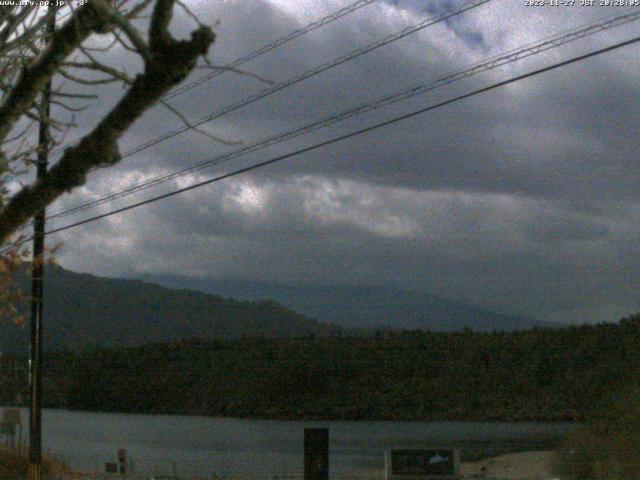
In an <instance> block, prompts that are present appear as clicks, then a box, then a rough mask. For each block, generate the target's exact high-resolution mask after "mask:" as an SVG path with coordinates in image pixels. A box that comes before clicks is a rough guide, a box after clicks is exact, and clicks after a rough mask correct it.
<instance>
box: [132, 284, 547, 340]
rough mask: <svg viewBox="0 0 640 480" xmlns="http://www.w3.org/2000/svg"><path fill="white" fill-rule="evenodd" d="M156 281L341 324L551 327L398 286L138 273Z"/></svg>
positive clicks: (484, 328) (436, 328) (440, 328)
mask: <svg viewBox="0 0 640 480" xmlns="http://www.w3.org/2000/svg"><path fill="white" fill-rule="evenodd" d="M136 278H139V279H143V280H144V281H149V282H152V283H156V284H159V285H164V286H167V287H173V288H175V287H176V286H177V285H183V286H184V285H186V286H188V287H189V288H191V289H193V290H197V291H203V292H207V293H215V294H217V295H222V296H230V297H233V298H237V299H242V300H250V301H256V300H264V299H267V298H268V299H272V300H274V301H276V302H278V303H280V304H283V305H285V306H286V307H288V308H291V309H292V310H294V311H297V312H300V313H302V314H303V315H306V316H308V317H310V318H314V319H317V320H319V321H321V322H327V323H332V324H335V325H339V326H342V327H346V328H358V329H362V328H365V329H371V328H373V329H376V328H392V329H393V328H396V329H409V330H410V329H421V330H433V331H443V332H447V331H457V330H462V329H464V328H471V329H473V330H477V331H493V330H524V329H530V328H534V327H539V328H543V327H554V326H555V327H557V326H559V325H555V324H552V323H550V322H544V321H541V320H538V319H536V318H533V317H528V316H524V315H511V314H505V313H499V312H495V311H493V310H490V309H488V308H483V307H480V306H476V305H473V304H468V303H465V302H461V301H456V300H451V299H447V298H444V297H439V296H436V295H431V294H428V293H423V292H415V291H411V290H403V289H399V288H387V287H376V286H354V285H335V286H328V285H315V286H314V285H296V286H292V285H286V284H281V283H275V282H257V281H250V280H244V279H241V278H222V279H215V278H204V279H198V278H190V277H184V276H179V275H139V276H137V277H136Z"/></svg>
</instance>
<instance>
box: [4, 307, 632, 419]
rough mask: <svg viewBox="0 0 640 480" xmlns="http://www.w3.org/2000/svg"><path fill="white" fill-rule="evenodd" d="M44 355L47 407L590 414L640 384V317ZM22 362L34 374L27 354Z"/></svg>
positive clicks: (352, 415)
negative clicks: (606, 398) (514, 328)
mask: <svg viewBox="0 0 640 480" xmlns="http://www.w3.org/2000/svg"><path fill="white" fill-rule="evenodd" d="M15 361H16V360H15V358H13V357H10V356H5V357H4V358H2V360H1V366H2V376H1V377H0V401H2V403H3V404H5V405H6V404H11V403H13V399H14V395H15V392H16V391H20V390H22V391H24V390H25V389H26V385H25V383H24V380H25V378H26V375H25V374H24V372H23V371H22V372H20V373H19V374H18V375H17V376H16V375H15V371H16V369H15V368H14V363H12V362H15ZM46 361H47V368H46V371H45V403H46V406H48V407H62V408H70V409H81V410H98V411H119V412H148V413H181V414H199V415H212V416H237V417H262V418H332V419H394V420H400V419H403V420H404V419H407V420H408V419H412V420H413V419H424V420H432V419H438V420H444V419H450V420H454V419H455V420H552V421H556V420H582V419H584V418H585V416H586V415H588V413H587V412H589V411H590V409H591V408H592V406H593V405H595V404H597V403H598V402H599V400H600V398H601V397H602V396H603V395H604V394H610V392H612V391H615V390H616V389H620V388H624V386H626V385H628V384H630V383H633V382H634V381H635V380H637V379H638V378H639V376H638V375H639V373H640V316H636V317H632V318H629V319H625V320H622V321H621V322H620V323H618V324H600V325H588V326H580V327H569V328H564V329H534V330H528V331H520V332H494V333H475V332H472V331H463V332H458V333H447V334H445V333H433V332H422V331H405V332H399V333H389V332H380V333H379V334H377V335H375V336H372V337H369V338H363V337H344V338H339V337H332V338H315V337H306V338H299V339H260V338H245V339H237V340H213V341H203V340H185V341H181V342H173V343H157V344H149V345H146V346H143V347H138V348H112V349H95V350H92V351H86V352H83V353H70V352H58V353H51V354H49V355H47V358H46ZM17 365H18V367H19V368H18V370H20V369H22V370H24V361H23V360H22V359H19V360H18V363H17ZM15 378H18V379H19V380H20V379H21V380H22V382H21V383H20V382H19V384H18V385H16V382H15ZM23 398H26V397H24V396H23Z"/></svg>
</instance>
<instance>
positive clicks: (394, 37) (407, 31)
mask: <svg viewBox="0 0 640 480" xmlns="http://www.w3.org/2000/svg"><path fill="white" fill-rule="evenodd" d="M490 1H492V0H471V1H470V2H467V3H465V4H464V5H462V6H461V7H459V8H458V9H456V10H451V11H448V12H445V13H443V14H441V15H439V16H438V17H430V18H428V19H425V20H422V21H421V22H418V23H417V24H414V25H411V26H409V27H406V28H404V29H402V30H400V31H399V32H396V33H394V34H391V35H388V36H386V37H384V38H382V39H381V40H378V41H376V42H373V43H370V44H368V45H365V46H364V47H360V48H357V49H355V50H353V51H351V52H350V53H348V54H345V55H342V56H340V57H337V58H335V59H333V60H331V61H329V62H326V63H323V64H321V65H319V66H317V67H314V68H312V69H309V70H306V71H304V72H302V73H300V74H298V75H296V76H294V77H291V78H289V79H288V80H284V81H282V82H279V83H276V84H275V85H273V86H271V87H270V88H267V89H265V90H262V91H260V92H258V93H255V94H253V95H250V96H248V97H246V98H244V99H242V100H240V101H239V102H236V103H234V104H231V105H228V106H227V107H224V108H222V109H221V110H217V111H215V112H211V113H209V114H207V115H205V116H204V117H201V118H199V119H198V120H196V121H195V122H190V125H184V126H182V127H180V128H177V129H175V130H172V131H170V132H167V133H165V134H163V135H160V136H158V137H156V138H153V139H151V140H149V141H147V142H145V143H143V144H140V145H138V146H136V147H133V148H132V149H129V150H127V151H126V152H124V153H122V154H121V155H120V158H126V157H130V156H131V155H135V154H136V153H140V152H142V151H144V150H146V149H148V148H151V147H153V146H154V145H157V144H159V143H161V142H164V141H166V140H169V139H170V138H173V137H175V136H177V135H180V134H182V133H184V132H187V131H189V130H192V129H193V128H195V127H198V126H200V125H202V124H204V123H207V122H210V121H212V120H215V119H217V118H220V117H222V116H223V115H226V114H228V113H231V112H234V111H236V110H238V109H240V108H242V107H245V106H247V105H249V104H251V103H254V102H257V101H258V100H261V99H263V98H265V97H267V96H270V95H273V94H274V93H277V92H279V91H281V90H284V89H285V88H288V87H290V86H292V85H295V84H297V83H300V82H302V81H304V80H307V79H309V78H311V77H314V76H316V75H319V74H320V73H323V72H326V71H328V70H330V69H332V68H335V67H337V66H339V65H342V64H344V63H347V62H350V61H351V60H354V59H356V58H358V57H360V56H362V55H365V54H367V53H369V52H372V51H373V50H376V49H378V48H381V47H383V46H385V45H388V44H390V43H393V42H395V41H398V40H400V39H402V38H405V37H407V36H409V35H411V34H413V33H415V32H418V31H420V30H423V29H425V28H427V27H430V26H432V25H435V24H437V23H440V22H443V21H445V20H448V19H450V18H452V17H454V16H456V15H460V14H462V13H464V12H466V11H468V10H471V9H473V8H476V7H479V6H481V5H484V4H485V3H488V2H490ZM65 148H67V147H66V146H65V147H60V148H58V149H56V150H55V153H58V152H60V151H62V150H64V149H65Z"/></svg>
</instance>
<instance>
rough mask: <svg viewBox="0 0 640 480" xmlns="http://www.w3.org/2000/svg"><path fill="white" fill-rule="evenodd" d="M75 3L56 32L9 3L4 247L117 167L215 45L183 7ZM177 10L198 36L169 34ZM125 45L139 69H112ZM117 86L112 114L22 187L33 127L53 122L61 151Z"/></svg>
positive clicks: (0, 141) (2, 135)
mask: <svg viewBox="0 0 640 480" xmlns="http://www.w3.org/2000/svg"><path fill="white" fill-rule="evenodd" d="M32 3H34V4H35V3H37V2H32ZM74 5H75V6H74ZM74 5H69V3H68V2H67V5H66V6H65V7H64V8H63V9H62V10H59V11H58V15H59V17H63V18H61V19H59V20H58V22H57V26H56V28H55V30H54V32H53V33H46V30H45V29H44V28H43V27H44V25H45V24H46V21H47V16H48V15H55V14H56V12H55V10H53V9H46V8H43V7H36V6H20V5H19V2H16V5H15V6H0V92H1V94H2V97H1V100H0V246H3V245H4V246H5V247H6V246H7V245H11V243H12V242H15V240H16V232H18V229H19V228H20V227H21V226H23V225H24V224H25V223H26V222H28V221H29V219H30V218H31V217H33V215H34V214H35V213H36V212H37V211H38V210H39V209H41V208H43V207H45V206H47V205H48V204H50V203H51V202H53V201H54V200H56V199H57V198H58V197H59V196H60V195H62V194H63V193H65V192H69V191H70V190H72V189H74V188H76V187H78V186H80V185H82V184H83V183H84V182H85V179H86V176H87V174H88V173H89V172H90V171H91V170H93V169H95V168H98V167H105V166H109V165H113V164H115V163H117V162H118V161H119V160H120V156H119V153H118V139H119V138H120V137H121V136H122V135H123V133H124V132H126V131H127V129H129V128H130V127H131V125H132V124H133V123H134V122H135V121H136V120H137V119H139V118H140V117H141V116H142V114H143V113H144V112H145V110H147V109H149V108H150V107H151V106H153V105H154V104H156V103H157V102H159V101H162V100H161V97H162V96H163V95H164V94H165V93H166V92H167V91H168V90H170V89H171V88H172V87H173V86H175V85H176V84H178V83H180V82H181V81H182V80H184V79H185V78H186V77H187V75H189V73H190V72H191V71H192V70H193V69H194V68H195V67H196V64H197V61H198V59H205V60H206V55H207V52H208V50H209V47H210V46H211V44H212V43H213V41H214V38H215V35H214V33H213V32H212V30H211V29H210V28H209V27H207V26H205V25H202V24H200V22H199V21H198V19H197V18H196V17H195V16H194V15H193V14H191V12H189V10H188V8H187V7H186V5H184V4H182V3H180V2H179V1H178V0H119V1H116V2H114V1H113V0H76V2H75V4H74ZM178 7H181V8H182V9H183V10H184V11H185V12H187V13H188V14H189V16H190V17H191V18H192V19H193V20H194V21H195V22H196V23H197V25H196V26H195V28H194V30H193V31H192V32H191V34H190V38H189V39H185V40H178V39H176V38H174V36H173V35H172V34H171V33H170V31H169V24H170V22H171V19H172V15H173V13H174V9H176V8H178ZM116 48H117V49H121V50H122V51H126V52H128V53H129V54H130V55H133V56H135V57H136V58H137V59H138V60H139V63H140V65H142V67H141V68H140V71H138V72H126V71H124V70H122V69H121V68H119V67H118V65H115V64H110V63H109V58H110V56H109V55H107V54H106V53H108V52H109V51H112V50H113V49H116ZM54 75H55V76H56V78H57V79H60V80H59V81H56V83H55V84H54V88H53V90H52V92H51V98H52V100H51V101H52V104H53V105H54V106H55V107H57V108H55V109H54V111H55V112H56V114H51V115H46V114H45V112H44V111H43V109H42V108H41V102H40V101H39V98H40V95H41V94H42V92H43V90H44V89H45V88H46V85H47V83H48V82H49V80H50V79H51V78H52V77H53V76H54ZM114 83H120V84H122V85H123V87H124V89H125V90H124V94H123V95H122V97H121V98H120V99H119V100H118V101H117V102H114V105H113V106H112V108H111V109H110V110H109V111H108V112H107V113H106V114H105V115H104V116H102V117H101V118H99V119H98V120H97V121H96V122H95V124H94V125H92V126H91V128H89V129H88V130H85V131H84V133H83V135H82V136H81V137H80V138H79V139H78V141H76V142H74V143H73V144H72V145H71V146H69V147H67V148H65V149H64V151H63V153H62V155H61V157H60V158H59V159H57V160H56V161H55V163H54V164H53V166H52V167H51V168H50V170H49V172H48V174H47V175H46V177H45V178H43V179H41V180H37V181H32V182H30V183H27V184H25V185H22V184H21V185H20V186H19V187H17V188H16V178H17V175H18V174H23V173H25V172H28V171H29V169H30V168H32V167H33V165H34V163H35V158H36V156H37V153H38V145H37V142H36V141H34V139H35V135H34V125H37V124H38V123H39V122H40V121H44V122H47V124H48V125H49V127H50V130H51V131H52V132H53V133H52V134H51V135H49V140H48V141H49V147H51V146H53V145H56V144H60V143H61V142H62V141H63V139H64V137H65V134H66V133H67V132H68V131H70V130H71V129H73V128H75V127H76V123H77V122H76V121H75V120H74V119H75V116H76V115H77V114H80V112H81V111H82V109H83V108H85V107H86V106H87V103H90V102H92V101H93V100H94V99H95V98H97V97H96V93H97V92H98V91H99V90H100V88H103V87H104V86H105V85H108V84H114ZM78 102H84V104H83V105H79V104H78ZM167 107H168V108H171V109H172V110H173V111H174V113H176V114H178V115H180V114H179V112H177V111H175V109H173V107H170V106H169V105H167ZM185 121H186V120H185ZM20 178H28V177H24V176H22V177H20ZM18 257H19V255H18V256H16V255H15V252H14V253H13V254H12V255H10V256H8V255H6V254H5V255H4V257H3V258H0V260H1V261H2V262H4V267H3V266H2V265H0V267H2V268H4V269H5V270H10V269H11V268H13V265H14V264H15V262H16V261H17V258H18ZM2 268H0V270H2ZM0 300H1V299H0Z"/></svg>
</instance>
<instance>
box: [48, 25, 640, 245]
mask: <svg viewBox="0 0 640 480" xmlns="http://www.w3.org/2000/svg"><path fill="white" fill-rule="evenodd" d="M638 42H640V36H639V37H635V38H632V39H630V40H626V41H624V42H620V43H617V44H614V45H611V46H609V47H605V48H601V49H599V50H595V51H592V52H590V53H587V54H584V55H579V56H577V57H573V58H570V59H568V60H564V61H562V62H559V63H555V64H553V65H550V66H547V67H543V68H539V69H537V70H533V71H531V72H528V73H525V74H522V75H518V76H516V77H512V78H510V79H507V80H503V81H501V82H497V83H494V84H492V85H489V86H487V87H482V88H479V89H477V90H473V91H471V92H469V93H465V94H462V95H459V96H457V97H454V98H451V99H449V100H445V101H443V102H440V103H436V104H433V105H430V106H428V107H425V108H421V109H418V110H415V111H413V112H410V113H407V114H404V115H400V116H398V117H394V118H392V119H391V120H386V121H384V122H380V123H377V124H375V125H372V126H369V127H366V128H362V129H360V130H356V131H354V132H351V133H348V134H345V135H340V136H338V137H335V138H332V139H330V140H326V141H324V142H320V143H316V144H315V145H311V146H309V147H305V148H301V149H299V150H296V151H294V152H290V153H287V154H284V155H280V156H277V157H274V158H271V159H269V160H265V161H263V162H259V163H255V164H253V165H250V166H248V167H244V168H240V169H238V170H234V171H232V172H230V173H225V174H223V175H220V176H217V177H214V178H211V179H208V180H205V181H202V182H198V183H195V184H193V185H189V186H188V187H184V188H180V189H178V190H173V191H171V192H168V193H165V194H163V195H158V196H156V197H153V198H150V199H147V200H144V201H141V202H137V203H134V204H131V205H127V206H126V207H122V208H118V209H115V210H112V211H110V212H107V213H103V214H101V215H96V216H94V217H90V218H87V219H84V220H81V221H78V222H74V223H71V224H69V225H65V226H63V227H59V228H56V229H53V230H50V231H48V232H46V233H45V234H46V235H52V234H54V233H58V232H62V231H65V230H69V229H71V228H75V227H78V226H80V225H85V224H87V223H90V222H94V221H96V220H100V219H103V218H107V217H110V216H113V215H116V214H118V213H122V212H125V211H128V210H132V209H134V208H138V207H141V206H143V205H148V204H150V203H154V202H157V201H159V200H164V199H166V198H169V197H173V196H175V195H178V194H181V193H184V192H188V191H190V190H195V189H196V188H200V187H203V186H205V185H209V184H211V183H215V182H219V181H221V180H225V179H227V178H231V177H235V176H237V175H240V174H243V173H247V172H250V171H253V170H257V169H259V168H262V167H266V166H267V165H271V164H274V163H277V162H280V161H282V160H286V159H288V158H291V157H294V156H297V155H301V154H303V153H308V152H310V151H313V150H317V149H319V148H323V147H326V146H328V145H332V144H334V143H338V142H341V141H343V140H347V139H349V138H353V137H356V136H358V135H362V134H364V133H368V132H371V131H374V130H378V129H380V128H382V127H386V126H389V125H393V124H395V123H398V122H401V121H403V120H407V119H409V118H413V117H415V116H418V115H422V114H423V113H427V112H430V111H432V110H435V109H438V108H441V107H444V106H447V105H451V104H453V103H455V102H459V101H461V100H465V99H467V98H470V97H473V96H476V95H479V94H481V93H486V92H489V91H491V90H495V89H497V88H500V87H503V86H505V85H509V84H512V83H515V82H519V81H521V80H524V79H526V78H530V77H533V76H537V75H540V74H542V73H545V72H549V71H551V70H556V69H558V68H562V67H565V66H567V65H570V64H573V63H577V62H580V61H583V60H586V59H588V58H592V57H595V56H597V55H601V54H603V53H607V52H611V51H613V50H617V49H620V48H623V47H626V46H629V45H632V44H635V43H638Z"/></svg>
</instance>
